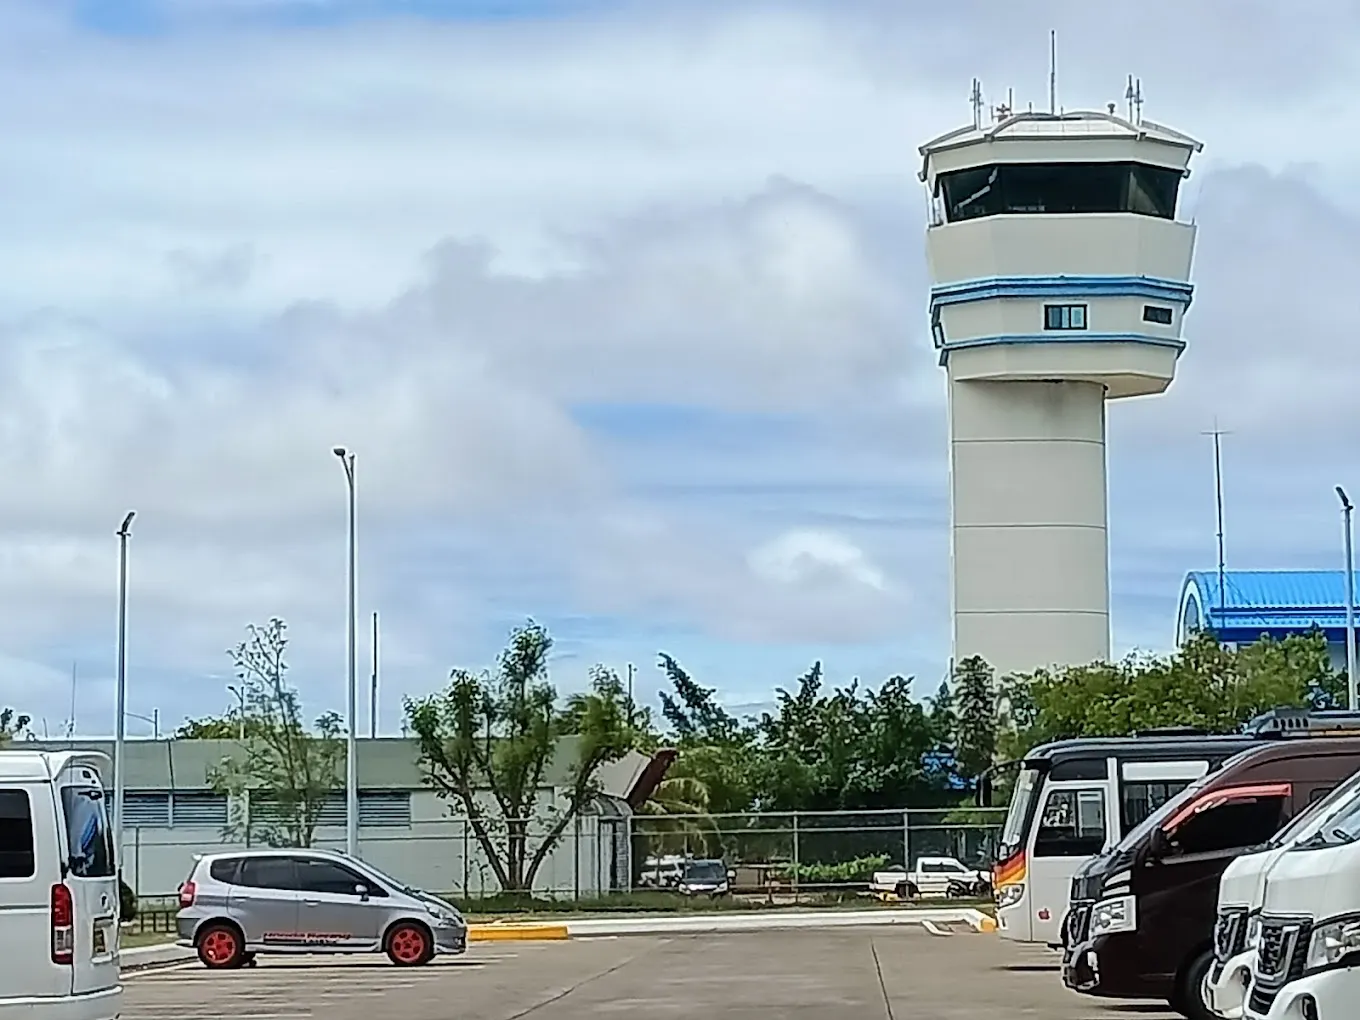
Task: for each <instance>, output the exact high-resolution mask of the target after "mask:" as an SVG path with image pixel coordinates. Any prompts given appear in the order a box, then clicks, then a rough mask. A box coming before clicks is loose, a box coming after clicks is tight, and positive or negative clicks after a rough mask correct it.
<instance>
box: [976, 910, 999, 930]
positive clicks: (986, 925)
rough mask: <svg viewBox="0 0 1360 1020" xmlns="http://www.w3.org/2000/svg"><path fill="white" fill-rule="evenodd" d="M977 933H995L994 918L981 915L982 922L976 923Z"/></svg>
mask: <svg viewBox="0 0 1360 1020" xmlns="http://www.w3.org/2000/svg"><path fill="white" fill-rule="evenodd" d="M977 930H978V931H996V918H995V917H988V916H987V915H986V914H983V915H982V920H980V921H978V926H977Z"/></svg>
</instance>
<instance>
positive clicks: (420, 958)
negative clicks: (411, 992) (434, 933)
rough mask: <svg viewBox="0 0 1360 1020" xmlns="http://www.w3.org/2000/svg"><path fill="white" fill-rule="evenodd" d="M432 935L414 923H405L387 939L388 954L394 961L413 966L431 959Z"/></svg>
mask: <svg viewBox="0 0 1360 1020" xmlns="http://www.w3.org/2000/svg"><path fill="white" fill-rule="evenodd" d="M429 953H430V937H429V936H428V935H426V934H425V933H424V932H423V931H421V930H420V929H419V928H417V927H416V926H415V925H413V924H404V925H402V926H401V927H400V928H398V929H397V930H396V931H394V932H393V933H392V936H391V938H389V939H388V940H387V954H388V956H390V957H391V958H392V962H393V963H395V964H398V965H399V966H403V967H413V966H417V965H418V964H422V963H424V962H425V961H426V960H428V959H429Z"/></svg>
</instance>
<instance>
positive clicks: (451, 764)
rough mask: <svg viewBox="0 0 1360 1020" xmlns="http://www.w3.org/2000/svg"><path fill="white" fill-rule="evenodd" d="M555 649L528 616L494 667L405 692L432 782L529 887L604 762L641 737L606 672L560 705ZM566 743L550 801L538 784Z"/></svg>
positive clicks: (500, 863)
mask: <svg viewBox="0 0 1360 1020" xmlns="http://www.w3.org/2000/svg"><path fill="white" fill-rule="evenodd" d="M551 649H552V639H551V638H550V637H549V636H548V632H547V631H546V630H545V629H544V628H543V627H541V626H539V625H538V624H536V623H534V622H533V621H532V620H531V621H529V623H528V624H526V625H525V626H523V627H519V628H516V629H515V630H514V631H512V632H511V635H510V641H509V643H508V644H507V645H506V647H505V649H504V651H502V652H501V654H500V658H499V661H498V662H497V665H496V668H495V669H494V670H491V671H484V672H481V673H474V672H471V671H469V670H465V669H455V670H453V672H452V673H451V675H450V682H449V685H448V687H447V688H445V689H444V690H443V691H442V692H440V693H438V694H433V695H430V696H429V697H426V698H420V699H412V698H407V699H406V700H405V706H406V714H407V718H408V720H409V722H410V725H411V729H412V730H413V731H414V733H415V735H416V738H417V740H418V741H419V746H420V764H421V768H422V770H423V772H424V776H425V780H426V782H427V783H428V784H429V785H430V787H431V788H432V789H433V790H434V791H435V792H436V793H437V794H439V795H440V796H441V797H443V798H445V799H447V800H451V801H453V802H454V803H455V804H456V805H457V806H458V807H459V808H460V809H461V811H462V813H463V815H464V817H466V819H467V821H468V824H469V825H470V826H471V828H472V831H473V834H474V835H475V837H476V839H477V842H478V844H479V845H480V847H481V849H482V852H483V853H484V854H485V856H486V859H487V860H488V862H489V863H490V865H491V869H492V871H493V872H494V873H495V875H496V880H497V881H498V882H499V883H500V886H501V888H502V889H503V890H505V891H507V892H522V891H528V890H530V889H532V888H533V883H534V877H535V876H536V875H537V873H538V869H539V867H540V866H541V865H542V864H543V861H544V860H545V859H546V858H547V856H548V854H549V853H551V851H552V849H553V847H555V846H556V845H557V844H558V842H559V841H560V840H561V839H562V835H563V833H564V832H565V831H566V828H567V826H568V825H569V824H570V823H571V821H572V819H573V818H575V817H577V816H578V815H579V814H580V812H581V810H582V809H583V808H584V807H586V806H587V805H588V804H590V803H591V801H593V800H594V799H595V797H597V796H598V795H599V784H598V781H597V776H598V773H599V770H600V768H601V767H602V766H604V765H607V764H609V763H610V762H613V761H617V760H619V759H620V758H622V757H623V756H624V755H625V754H626V753H627V752H628V751H629V750H630V749H631V748H632V747H634V746H635V744H636V743H637V742H638V739H639V734H638V733H637V731H636V730H635V729H634V727H633V721H634V719H633V717H634V712H633V708H632V706H631V704H630V702H629V699H628V697H627V694H626V692H625V691H624V689H623V685H622V684H621V683H619V680H618V677H617V676H616V675H615V674H613V673H612V672H610V671H608V670H596V671H594V672H593V675H592V677H591V683H590V687H589V689H588V690H587V691H586V692H585V693H583V694H578V695H574V696H573V697H571V698H570V699H568V701H567V703H566V705H565V707H562V708H559V707H558V701H557V691H556V689H555V688H554V687H553V685H552V683H551V682H550V680H549V678H548V654H549V652H550V651H551ZM564 736H567V737H569V739H568V740H563V737H564ZM564 749H569V750H565V753H569V754H570V762H569V763H568V765H567V778H566V790H565V793H564V795H563V797H562V799H561V800H560V802H559V803H556V804H553V805H551V806H548V807H546V808H545V807H544V806H543V805H542V804H541V798H540V791H541V790H542V789H543V787H544V785H545V783H546V781H547V780H548V779H549V778H551V777H550V776H549V768H550V766H552V765H553V764H554V763H555V760H556V758H555V756H557V755H558V754H560V753H564ZM558 764H560V762H558ZM536 826H537V827H540V828H541V831H540V832H537V833H536V832H535V827H536Z"/></svg>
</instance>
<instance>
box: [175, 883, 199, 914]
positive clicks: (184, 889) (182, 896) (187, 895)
mask: <svg viewBox="0 0 1360 1020" xmlns="http://www.w3.org/2000/svg"><path fill="white" fill-rule="evenodd" d="M197 892H198V888H197V887H196V886H195V885H194V883H192V882H185V883H184V884H183V885H182V886H180V887H179V906H180V909H181V910H183V909H184V908H185V907H192V906H193V905H194V895H195V894H196V893H197Z"/></svg>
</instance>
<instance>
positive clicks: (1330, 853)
mask: <svg viewBox="0 0 1360 1020" xmlns="http://www.w3.org/2000/svg"><path fill="white" fill-rule="evenodd" d="M1357 877H1360V800H1353V801H1352V802H1351V803H1350V804H1349V805H1348V806H1347V808H1346V809H1345V810H1344V811H1341V812H1340V813H1338V814H1337V815H1335V816H1334V817H1332V818H1329V819H1328V820H1327V824H1326V825H1324V826H1323V827H1322V828H1321V829H1320V830H1319V831H1318V832H1317V833H1315V834H1314V835H1313V837H1312V838H1311V839H1305V840H1302V841H1301V842H1298V843H1295V844H1294V846H1293V847H1292V848H1290V849H1289V851H1288V852H1286V853H1285V854H1284V855H1283V856H1282V857H1281V858H1280V859H1279V860H1278V861H1276V862H1275V865H1274V866H1273V867H1272V868H1271V869H1270V871H1269V873H1268V874H1267V875H1266V888H1265V894H1264V896H1263V897H1262V899H1261V921H1260V924H1259V925H1258V926H1257V931H1256V953H1255V956H1254V957H1253V959H1252V968H1251V986H1250V988H1249V990H1248V994H1247V1004H1246V1008H1245V1009H1243V1011H1242V1015H1243V1017H1246V1018H1248V1020H1278V1018H1281V1017H1288V1018H1295V1017H1299V1018H1303V1020H1318V1018H1321V1020H1331V1018H1333V1017H1338V1018H1342V1020H1345V1018H1349V1017H1354V1016H1355V1015H1356V1002H1357V1000H1360V884H1358V883H1357Z"/></svg>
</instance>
